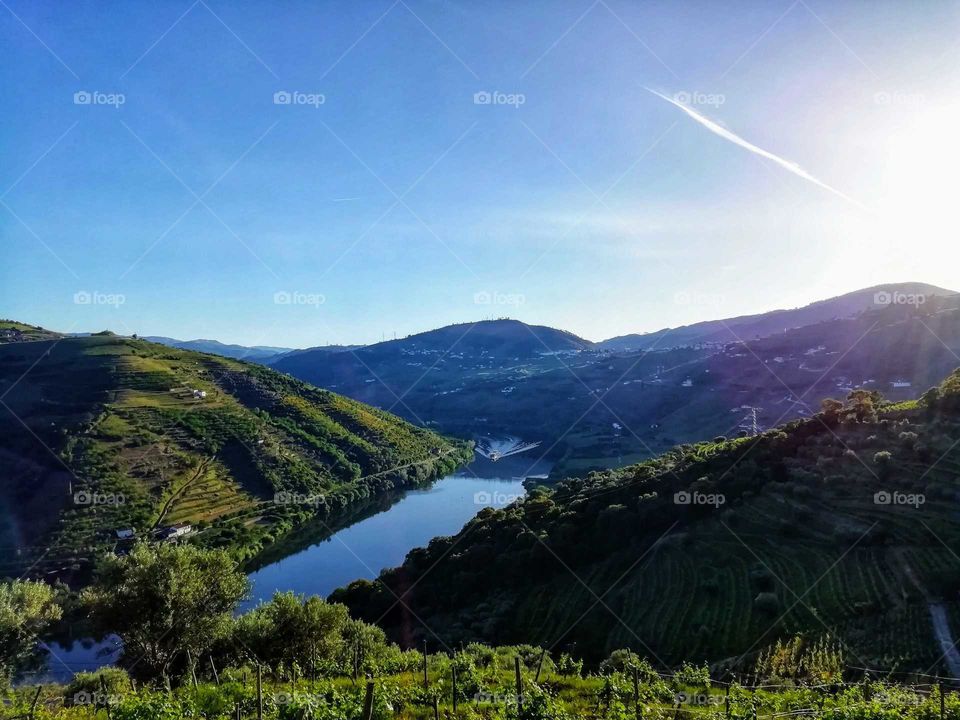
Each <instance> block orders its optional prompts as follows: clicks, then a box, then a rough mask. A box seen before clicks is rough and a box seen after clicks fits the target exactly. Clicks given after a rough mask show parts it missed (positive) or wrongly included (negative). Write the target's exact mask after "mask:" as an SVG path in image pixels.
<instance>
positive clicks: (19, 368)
mask: <svg viewBox="0 0 960 720" xmlns="http://www.w3.org/2000/svg"><path fill="white" fill-rule="evenodd" d="M10 329H14V328H13V326H12V325H11V326H10ZM15 329H17V330H19V331H20V332H21V333H22V334H26V333H27V332H30V333H32V334H33V335H34V336H36V337H38V338H39V339H38V340H36V341H32V342H29V341H23V340H24V338H23V337H22V336H18V337H16V338H11V339H10V341H9V342H5V343H2V344H0V400H2V404H3V407H2V408H0V413H2V414H0V459H2V464H3V466H4V468H6V471H5V473H4V478H3V482H2V485H0V535H2V537H0V545H2V546H4V552H3V558H4V559H3V565H2V566H0V574H12V573H17V572H19V571H20V569H22V568H25V567H29V566H30V565H31V564H32V563H34V562H35V561H39V563H38V565H36V566H35V567H34V568H33V571H34V572H36V573H41V572H42V573H56V574H60V575H63V574H67V575H69V574H70V573H73V572H76V571H77V570H83V569H85V568H86V561H87V560H88V559H90V558H91V557H92V556H93V555H94V554H95V551H96V550H97V549H102V548H106V547H113V546H114V544H115V541H116V537H115V533H114V531H115V530H117V529H122V528H133V529H134V530H136V532H137V534H138V536H140V537H151V535H152V534H153V533H154V532H155V530H156V529H159V528H162V527H165V526H170V525H173V524H177V523H189V524H191V526H192V529H193V533H192V537H193V538H194V539H195V541H196V542H199V543H202V544H204V545H210V546H224V547H228V548H230V549H232V550H235V551H236V552H237V553H238V554H239V555H240V556H241V557H248V556H250V555H252V554H254V553H255V552H256V551H258V550H259V549H260V547H262V546H263V545H264V544H265V543H267V542H269V541H271V540H273V539H275V538H277V537H279V536H280V535H281V534H283V533H285V532H286V531H288V530H290V529H291V528H292V527H293V526H294V525H296V524H298V523H299V522H300V521H302V520H305V519H307V518H309V517H314V515H315V514H318V515H319V517H321V518H323V519H325V521H326V522H330V523H331V524H334V523H335V522H336V520H337V518H338V517H339V516H340V515H341V514H344V513H345V512H346V511H347V509H348V508H350V507H352V506H353V505H354V504H356V503H357V502H359V501H363V500H367V499H368V498H370V497H371V496H373V495H376V494H378V493H380V492H381V491H385V490H389V489H394V488H397V487H402V486H407V485H414V484H418V483H421V482H424V481H426V480H428V479H431V478H433V477H436V476H437V475H438V474H440V473H444V472H447V471H449V470H451V469H452V468H454V467H456V466H457V465H459V464H461V463H462V462H463V461H465V460H468V459H469V458H470V457H471V452H470V449H469V447H467V446H466V445H465V444H463V443H453V442H450V441H448V440H445V439H443V438H441V437H440V436H438V435H436V434H434V433H432V432H429V431H426V430H422V429H420V428H417V427H415V426H413V425H410V424H408V423H406V422H404V421H402V420H399V419H398V418H396V417H394V416H392V415H390V414H388V413H386V412H383V411H380V410H377V409H374V408H370V407H367V406H365V405H362V404H361V403H358V402H355V401H353V400H349V399H347V398H344V397H341V396H339V395H336V394H334V393H331V392H327V391H324V390H319V389H317V388H314V387H311V386H310V385H307V384H305V383H302V382H300V381H298V380H294V379H292V378H289V377H287V376H285V375H281V374H279V373H276V372H274V371H272V370H269V369H266V368H264V367H261V366H258V365H253V364H248V363H243V362H238V361H234V360H229V359H226V358H222V357H217V356H213V355H206V354H201V353H195V352H191V351H184V350H178V349H173V348H169V347H165V346H162V345H158V344H154V343H150V342H146V341H143V340H137V339H131V338H124V337H117V336H114V335H112V334H109V333H106V334H98V335H94V336H90V337H76V338H57V337H56V336H55V335H54V334H52V333H47V332H46V331H42V330H41V329H39V328H30V326H22V325H19V326H16V328H15ZM43 338H54V339H49V340H47V339H43Z"/></svg>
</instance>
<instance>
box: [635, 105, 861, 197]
mask: <svg viewBox="0 0 960 720" xmlns="http://www.w3.org/2000/svg"><path fill="white" fill-rule="evenodd" d="M645 89H646V90H647V91H649V92H651V93H653V94H654V95H656V96H657V97H658V98H662V99H664V100H666V101H667V102H668V103H670V104H671V105H676V106H677V107H678V108H680V109H681V110H683V111H684V112H685V113H686V114H687V115H689V116H690V117H692V118H693V119H694V120H696V121H697V122H698V123H700V124H701V125H703V126H704V127H705V128H706V129H707V130H709V131H710V132H712V133H714V134H716V135H719V136H720V137H722V138H723V139H724V140H729V141H730V142H732V143H733V144H734V145H739V146H740V147H742V148H744V149H745V150H749V151H750V152H752V153H754V154H755V155H759V156H760V157H764V158H766V159H767V160H772V161H773V162H775V163H776V164H777V165H779V166H780V167H782V168H784V169H785V170H789V171H790V172H792V173H793V174H794V175H796V176H797V177H802V178H803V179H804V180H807V181H809V182H812V183H813V184H814V185H818V186H819V187H822V188H823V189H824V190H829V191H830V192H832V193H833V194H834V195H836V196H838V197H842V198H843V199H844V200H846V201H847V202H850V203H853V204H854V205H856V206H857V207H859V208H863V209H864V210H867V209H868V208H867V207H865V206H864V205H863V203H861V202H859V201H858V200H854V199H853V198H852V197H850V196H849V195H846V194H845V193H842V192H840V191H839V190H837V189H836V188H835V187H831V186H829V185H827V184H826V183H825V182H823V181H822V180H818V179H817V178H815V177H814V176H813V175H811V174H810V173H808V172H807V171H806V170H804V169H803V168H802V167H800V166H799V165H797V164H796V163H792V162H790V161H789V160H784V159H783V158H782V157H779V156H778V155H774V154H773V153H772V152H769V151H768V150H764V149H763V148H761V147H757V146H756V145H754V144H753V143H751V142H747V141H746V140H744V139H743V138H742V137H740V136H739V135H736V134H735V133H732V132H730V131H729V130H727V129H726V128H725V127H722V126H720V125H717V123H715V122H713V120H710V119H709V118H705V117H704V116H703V115H701V114H700V113H698V112H696V111H694V110H692V109H691V108H689V107H687V106H686V105H684V104H683V103H681V102H678V101H677V100H674V99H673V98H672V97H668V96H666V95H664V94H663V93H659V92H657V91H656V90H651V89H650V88H645Z"/></svg>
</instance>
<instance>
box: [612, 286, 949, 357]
mask: <svg viewBox="0 0 960 720" xmlns="http://www.w3.org/2000/svg"><path fill="white" fill-rule="evenodd" d="M950 295H956V292H955V291H953V290H945V289H944V288H940V287H937V286H935V285H928V284H927V283H916V282H911V283H893V284H886V285H876V286H874V287H869V288H864V289H863V290H856V291H854V292H850V293H846V294H845V295H840V296H838V297H834V298H829V299H827V300H820V301H817V302H814V303H811V304H809V305H805V306H804V307H801V308H795V309H793V310H773V311H771V312H766V313H760V314H758V315H743V316H740V317H734V318H727V319H724V320H708V321H705V322H699V323H694V324H693V325H684V326H681V327H678V328H664V329H663V330H658V331H656V332H651V333H641V334H631V335H621V336H619V337H615V338H610V339H609V340H604V341H603V342H601V343H598V347H600V348H603V349H606V350H648V349H650V348H660V349H666V348H671V347H681V346H683V345H699V344H704V343H710V344H718V343H720V344H724V343H731V342H739V341H741V340H755V339H757V338H762V337H767V336H769V335H774V334H777V333H783V332H786V331H787V330H790V329H792V328H798V327H803V326H805V325H815V324H817V323H821V322H827V321H831V320H837V319H842V318H851V317H854V316H855V315H858V314H859V313H862V312H865V311H868V310H874V309H877V308H878V307H881V306H884V305H890V304H915V301H916V300H917V299H919V300H920V302H921V304H922V303H923V302H925V301H926V300H927V299H929V298H934V297H947V296H950Z"/></svg>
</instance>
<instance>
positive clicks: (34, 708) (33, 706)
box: [30, 677, 103, 720]
mask: <svg viewBox="0 0 960 720" xmlns="http://www.w3.org/2000/svg"><path fill="white" fill-rule="evenodd" d="M100 679H101V680H103V678H102V677H101V678H100ZM42 689H43V686H41V685H37V694H36V695H34V696H33V702H32V703H31V704H30V720H33V715H34V713H35V712H36V711H37V702H38V701H39V700H40V691H41V690H42Z"/></svg>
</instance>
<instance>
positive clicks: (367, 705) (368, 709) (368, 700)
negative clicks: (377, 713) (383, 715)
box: [363, 680, 373, 720]
mask: <svg viewBox="0 0 960 720" xmlns="http://www.w3.org/2000/svg"><path fill="white" fill-rule="evenodd" d="M372 718H373V680H368V681H367V694H366V696H365V697H364V698H363V720H372Z"/></svg>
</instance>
